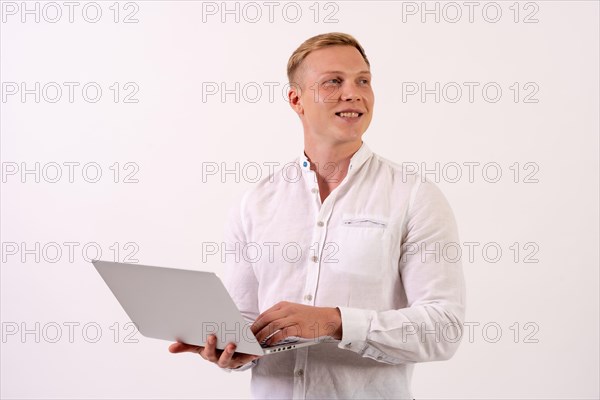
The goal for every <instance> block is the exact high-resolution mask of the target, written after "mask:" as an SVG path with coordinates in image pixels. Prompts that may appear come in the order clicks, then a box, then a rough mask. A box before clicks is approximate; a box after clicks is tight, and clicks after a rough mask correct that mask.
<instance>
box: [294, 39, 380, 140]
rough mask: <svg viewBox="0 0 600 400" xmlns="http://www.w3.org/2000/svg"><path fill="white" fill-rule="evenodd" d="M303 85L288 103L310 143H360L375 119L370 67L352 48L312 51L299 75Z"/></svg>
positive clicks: (298, 77)
mask: <svg viewBox="0 0 600 400" xmlns="http://www.w3.org/2000/svg"><path fill="white" fill-rule="evenodd" d="M296 80H298V83H300V85H301V90H300V91H299V92H298V91H296V90H294V89H293V88H292V89H291V90H290V94H289V100H290V103H291V105H292V107H293V108H294V110H295V111H296V112H297V113H298V115H299V116H300V118H301V120H302V124H303V126H304V132H305V135H308V137H309V140H312V141H313V142H318V143H324V144H325V143H326V144H329V145H336V144H341V143H348V142H356V143H360V142H361V137H362V135H363V133H364V132H365V131H366V130H367V128H368V127H369V124H370V123H371V119H372V117H373V104H374V100H375V99H374V95H373V89H372V88H371V73H370V72H369V66H368V65H367V63H366V62H365V60H364V59H363V58H362V56H361V55H360V52H359V51H358V50H357V49H356V48H354V47H352V46H331V47H326V48H323V49H319V50H315V51H313V52H311V53H310V54H309V55H308V56H307V57H306V58H305V59H304V61H303V62H302V64H301V65H300V67H299V68H298V71H297V74H296Z"/></svg>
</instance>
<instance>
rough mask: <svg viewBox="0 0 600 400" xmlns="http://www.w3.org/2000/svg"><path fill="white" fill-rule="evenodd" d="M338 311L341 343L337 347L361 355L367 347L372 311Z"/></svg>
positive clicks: (344, 308) (343, 308)
mask: <svg viewBox="0 0 600 400" xmlns="http://www.w3.org/2000/svg"><path fill="white" fill-rule="evenodd" d="M338 309H339V310H340V315H341V317H342V341H341V342H340V343H339V344H338V347H339V348H340V349H345V350H351V351H354V352H356V353H359V354H362V353H363V352H364V350H365V348H366V347H367V335H368V334H369V328H370V326H371V319H372V317H373V311H371V310H361V309H358V308H346V307H338Z"/></svg>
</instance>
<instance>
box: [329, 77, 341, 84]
mask: <svg viewBox="0 0 600 400" xmlns="http://www.w3.org/2000/svg"><path fill="white" fill-rule="evenodd" d="M340 82H341V81H340V80H339V79H337V78H333V79H329V80H328V81H325V83H335V84H339V83H340Z"/></svg>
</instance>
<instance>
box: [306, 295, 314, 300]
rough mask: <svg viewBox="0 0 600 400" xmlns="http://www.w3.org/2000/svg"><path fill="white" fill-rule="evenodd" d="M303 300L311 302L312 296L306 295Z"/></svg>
mask: <svg viewBox="0 0 600 400" xmlns="http://www.w3.org/2000/svg"><path fill="white" fill-rule="evenodd" d="M304 299H305V300H306V301H311V300H312V299H313V297H312V294H307V295H306V296H304Z"/></svg>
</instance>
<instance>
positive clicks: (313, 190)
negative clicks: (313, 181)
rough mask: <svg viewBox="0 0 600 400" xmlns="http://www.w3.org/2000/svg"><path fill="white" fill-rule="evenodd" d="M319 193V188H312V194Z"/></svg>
mask: <svg viewBox="0 0 600 400" xmlns="http://www.w3.org/2000/svg"><path fill="white" fill-rule="evenodd" d="M318 191H319V189H317V188H312V190H311V192H313V193H317V192H318Z"/></svg>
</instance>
